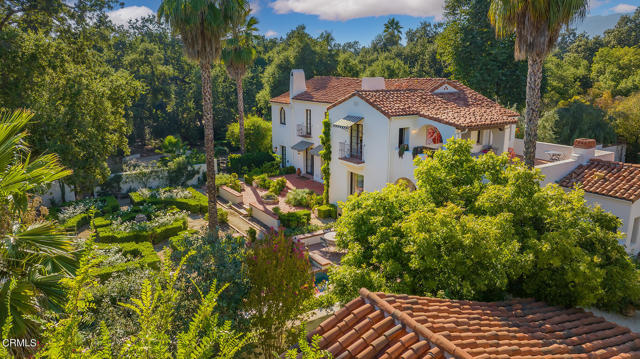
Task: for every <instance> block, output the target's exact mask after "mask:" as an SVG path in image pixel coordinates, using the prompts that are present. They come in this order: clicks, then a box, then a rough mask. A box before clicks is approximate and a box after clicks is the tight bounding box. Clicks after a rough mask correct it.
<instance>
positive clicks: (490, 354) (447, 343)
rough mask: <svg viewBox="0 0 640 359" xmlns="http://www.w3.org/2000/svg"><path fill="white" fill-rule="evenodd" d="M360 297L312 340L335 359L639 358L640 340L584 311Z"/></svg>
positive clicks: (532, 304)
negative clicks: (317, 340) (316, 341)
mask: <svg viewBox="0 0 640 359" xmlns="http://www.w3.org/2000/svg"><path fill="white" fill-rule="evenodd" d="M360 294H361V296H360V297H359V298H357V299H355V300H353V301H351V302H350V303H349V304H347V305H346V306H345V307H344V308H342V309H340V310H339V311H337V312H336V313H335V314H334V315H333V316H332V317H330V318H329V319H327V320H325V321H324V322H322V323H321V324H320V326H319V327H318V328H317V329H315V330H314V331H312V332H310V333H309V338H311V337H312V336H313V335H315V334H318V335H320V336H321V340H320V346H321V348H322V349H326V350H328V351H329V352H331V353H332V355H333V356H334V358H336V359H348V358H358V359H360V358H361V359H365V358H381V359H396V358H402V359H413V358H458V359H469V358H499V359H502V358H505V359H506V358H515V359H535V358H558V359H560V358H562V359H569V358H576V359H582V358H614V359H623V358H640V335H638V334H636V333H633V332H631V331H630V330H629V329H627V328H625V327H621V326H618V325H616V324H613V323H610V322H607V321H606V320H604V319H603V318H600V317H596V316H594V315H593V314H592V313H590V312H585V311H584V310H582V309H564V308H560V307H552V306H548V305H545V304H544V303H541V302H536V301H534V300H532V299H531V300H527V299H516V300H511V301H506V302H493V303H485V302H471V301H456V300H446V299H437V298H426V297H416V296H407V295H393V294H384V293H372V292H369V291H368V290H366V289H361V290H360Z"/></svg>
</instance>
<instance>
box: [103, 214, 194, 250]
mask: <svg viewBox="0 0 640 359" xmlns="http://www.w3.org/2000/svg"><path fill="white" fill-rule="evenodd" d="M185 229H187V218H186V217H183V218H181V219H179V220H177V221H175V222H173V223H171V224H168V225H166V226H162V227H156V228H153V229H152V230H149V231H136V232H113V231H111V229H110V228H108V227H107V228H104V229H103V228H97V229H96V232H95V234H94V236H95V240H96V242H100V243H122V242H151V243H153V244H156V243H159V242H162V241H163V240H165V239H168V238H170V237H173V236H175V235H176V234H178V233H180V232H181V231H183V230H185Z"/></svg>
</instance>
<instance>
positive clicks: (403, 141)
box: [398, 127, 409, 148]
mask: <svg viewBox="0 0 640 359" xmlns="http://www.w3.org/2000/svg"><path fill="white" fill-rule="evenodd" d="M402 145H407V146H408V145H409V127H402V128H400V129H399V130H398V148H400V147H402Z"/></svg>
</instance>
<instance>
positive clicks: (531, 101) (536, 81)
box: [524, 55, 544, 168]
mask: <svg viewBox="0 0 640 359" xmlns="http://www.w3.org/2000/svg"><path fill="white" fill-rule="evenodd" d="M543 61H544V56H542V55H530V56H529V57H528V62H529V63H528V65H529V71H528V73H527V110H526V113H525V123H526V127H525V130H524V163H525V164H526V165H527V167H529V168H533V166H534V165H535V158H536V141H537V140H538V120H539V119H540V83H541V81H542V62H543Z"/></svg>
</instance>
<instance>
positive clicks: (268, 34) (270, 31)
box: [264, 30, 278, 37]
mask: <svg viewBox="0 0 640 359" xmlns="http://www.w3.org/2000/svg"><path fill="white" fill-rule="evenodd" d="M264 36H265V37H276V36H278V33H277V32H275V31H273V30H268V31H267V32H265V33H264Z"/></svg>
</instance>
